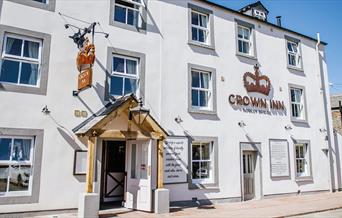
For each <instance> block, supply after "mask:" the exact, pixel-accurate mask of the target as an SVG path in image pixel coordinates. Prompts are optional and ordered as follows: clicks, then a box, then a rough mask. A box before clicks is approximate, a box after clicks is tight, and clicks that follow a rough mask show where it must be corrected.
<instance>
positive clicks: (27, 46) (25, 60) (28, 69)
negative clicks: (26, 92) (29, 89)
mask: <svg viewBox="0 0 342 218" xmlns="http://www.w3.org/2000/svg"><path fill="white" fill-rule="evenodd" d="M41 48H42V41H41V40H38V39H35V38H27V37H23V36H17V35H11V34H7V35H5V41H4V49H3V52H2V65H1V71H0V82H6V83H12V84H18V85H25V86H35V87H38V86H39V78H40V74H39V70H40V62H41Z"/></svg>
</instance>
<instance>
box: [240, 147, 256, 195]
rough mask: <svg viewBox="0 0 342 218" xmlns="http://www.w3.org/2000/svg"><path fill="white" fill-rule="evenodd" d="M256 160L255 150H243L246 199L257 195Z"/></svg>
mask: <svg viewBox="0 0 342 218" xmlns="http://www.w3.org/2000/svg"><path fill="white" fill-rule="evenodd" d="M255 160H256V158H255V152H254V151H243V154H242V170H243V192H244V193H243V196H244V200H246V201H247V200H251V199H253V198H254V197H255Z"/></svg>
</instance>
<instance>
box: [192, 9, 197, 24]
mask: <svg viewBox="0 0 342 218" xmlns="http://www.w3.org/2000/svg"><path fill="white" fill-rule="evenodd" d="M191 23H192V24H194V25H198V14H197V13H195V12H191Z"/></svg>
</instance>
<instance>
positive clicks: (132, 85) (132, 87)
mask: <svg viewBox="0 0 342 218" xmlns="http://www.w3.org/2000/svg"><path fill="white" fill-rule="evenodd" d="M138 66H139V59H137V58H132V57H127V56H121V55H115V56H114V57H113V68H112V69H113V71H112V75H111V77H110V94H111V95H114V96H123V95H126V94H130V93H134V94H137V93H136V92H137V90H138V81H139V67H138Z"/></svg>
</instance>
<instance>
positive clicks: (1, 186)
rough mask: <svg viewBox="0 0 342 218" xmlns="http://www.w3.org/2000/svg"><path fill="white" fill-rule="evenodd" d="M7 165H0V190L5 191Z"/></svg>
mask: <svg viewBox="0 0 342 218" xmlns="http://www.w3.org/2000/svg"><path fill="white" fill-rule="evenodd" d="M7 180H8V166H0V192H6V191H7Z"/></svg>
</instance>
